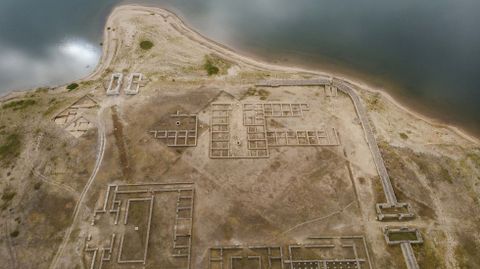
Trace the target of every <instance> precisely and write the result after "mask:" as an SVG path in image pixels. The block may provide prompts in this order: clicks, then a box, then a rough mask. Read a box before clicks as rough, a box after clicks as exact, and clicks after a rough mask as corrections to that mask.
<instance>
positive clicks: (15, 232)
mask: <svg viewBox="0 0 480 269" xmlns="http://www.w3.org/2000/svg"><path fill="white" fill-rule="evenodd" d="M19 234H20V232H19V231H18V230H15V231H13V232H11V233H10V236H11V237H13V238H15V237H17V236H18V235H19Z"/></svg>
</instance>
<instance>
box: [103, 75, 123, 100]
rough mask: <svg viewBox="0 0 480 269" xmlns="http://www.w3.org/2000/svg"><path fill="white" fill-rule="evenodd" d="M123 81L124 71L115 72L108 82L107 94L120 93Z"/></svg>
mask: <svg viewBox="0 0 480 269" xmlns="http://www.w3.org/2000/svg"><path fill="white" fill-rule="evenodd" d="M122 83H123V74H122V73H113V74H112V77H111V79H110V84H108V89H107V95H119V94H120V88H121V87H122Z"/></svg>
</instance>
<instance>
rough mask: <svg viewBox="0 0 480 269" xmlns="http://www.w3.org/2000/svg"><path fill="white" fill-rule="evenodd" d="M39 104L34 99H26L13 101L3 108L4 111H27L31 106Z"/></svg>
mask: <svg viewBox="0 0 480 269" xmlns="http://www.w3.org/2000/svg"><path fill="white" fill-rule="evenodd" d="M36 103H37V102H36V101H35V100H33V99H24V100H17V101H11V102H8V103H6V104H4V105H3V106H2V108H3V109H9V108H11V109H13V110H20V109H25V108H27V107H29V106H33V105H35V104H36Z"/></svg>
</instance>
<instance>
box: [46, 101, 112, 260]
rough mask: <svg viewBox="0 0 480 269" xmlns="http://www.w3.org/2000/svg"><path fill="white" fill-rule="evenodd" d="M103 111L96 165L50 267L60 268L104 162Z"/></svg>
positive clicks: (99, 121) (99, 124)
mask: <svg viewBox="0 0 480 269" xmlns="http://www.w3.org/2000/svg"><path fill="white" fill-rule="evenodd" d="M102 112H103V109H101V110H100V111H99V112H98V119H99V120H98V140H99V141H98V151H97V159H96V161H95V166H94V167H93V171H92V174H91V175H90V178H89V179H88V181H87V184H85V187H84V188H83V191H82V193H81V194H80V198H79V199H78V201H77V204H76V205H75V209H74V211H73V220H72V224H71V225H70V227H69V228H68V229H67V231H66V232H65V235H64V237H63V240H62V243H61V245H60V247H59V248H58V251H57V253H56V254H55V256H54V258H53V260H52V263H51V264H50V267H49V268H50V269H55V268H58V262H59V260H60V257H62V256H63V252H64V251H65V248H66V246H67V243H68V240H69V238H70V235H71V233H72V230H73V227H74V226H75V223H76V221H77V218H78V215H79V214H80V207H81V206H82V205H83V203H84V201H83V200H84V198H85V196H86V194H87V192H88V191H89V189H90V187H91V186H92V184H93V182H94V180H95V177H96V176H97V173H98V170H99V169H100V166H101V164H102V160H103V155H104V153H105V145H106V143H107V139H106V136H105V125H104V124H103V121H102V114H103V113H102Z"/></svg>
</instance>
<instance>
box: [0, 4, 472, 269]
mask: <svg viewBox="0 0 480 269" xmlns="http://www.w3.org/2000/svg"><path fill="white" fill-rule="evenodd" d="M102 46H103V54H102V58H101V60H100V62H99V64H98V66H97V68H96V69H95V71H94V72H93V73H92V74H91V75H89V76H88V77H86V78H84V79H82V80H79V81H76V82H72V83H71V84H69V85H62V86H58V87H52V88H38V89H34V90H31V91H28V92H17V93H12V94H9V95H7V96H5V97H3V98H2V99H1V100H0V101H1V104H0V106H1V109H0V166H1V168H2V169H0V170H1V172H0V177H1V178H2V180H1V181H0V195H1V201H0V207H1V209H0V210H1V217H0V225H1V227H0V228H1V229H0V230H1V231H2V233H3V235H2V239H1V240H2V241H1V242H0V244H1V247H0V259H1V260H3V261H5V262H4V264H2V265H0V268H51V269H54V268H89V269H95V268H179V269H180V268H188V269H189V268H228V269H242V268H248V269H252V268H289V267H290V268H318V269H320V268H370V269H371V268H405V266H407V267H406V268H475V265H478V264H480V258H479V257H478V255H477V253H478V252H479V251H480V243H479V242H480V234H479V228H478V223H480V217H479V216H480V198H479V197H480V142H479V141H478V139H477V138H474V137H471V136H468V135H467V134H465V133H463V132H461V131H460V130H458V129H456V128H454V127H451V126H447V125H443V124H439V123H435V122H434V121H432V120H430V119H427V118H425V117H423V116H422V115H419V114H417V113H415V112H413V111H409V110H408V109H406V108H405V107H403V106H401V105H400V104H398V103H397V102H395V100H393V98H391V97H390V96H388V95H387V94H385V93H383V92H382V91H379V90H375V89H372V88H370V87H369V86H368V85H365V84H363V83H361V82H358V81H353V80H350V79H348V78H345V77H338V76H333V75H331V74H328V73H324V72H318V71H310V70H305V69H302V68H296V67H286V66H278V65H273V64H269V63H265V62H262V61H259V60H255V59H252V58H249V57H245V56H242V55H241V54H239V53H237V52H235V51H233V50H231V49H229V48H227V47H225V46H223V45H221V44H218V43H216V42H214V41H212V40H210V39H208V38H206V37H204V36H202V35H201V34H199V33H198V32H196V31H194V30H193V29H191V28H189V27H188V26H187V25H186V24H185V23H184V22H183V21H182V20H181V19H180V18H179V17H178V16H176V15H175V14H173V13H171V12H169V11H167V10H164V9H160V8H152V7H143V6H136V5H125V6H119V7H117V8H115V9H114V10H113V11H112V13H111V14H110V16H109V18H108V20H107V23H106V25H105V29H104V41H103V43H102ZM403 236H404V237H403ZM399 238H400V239H399ZM2 266H4V267H2ZM308 266H310V267H308ZM335 266H337V267H335ZM342 266H343V267H342Z"/></svg>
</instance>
